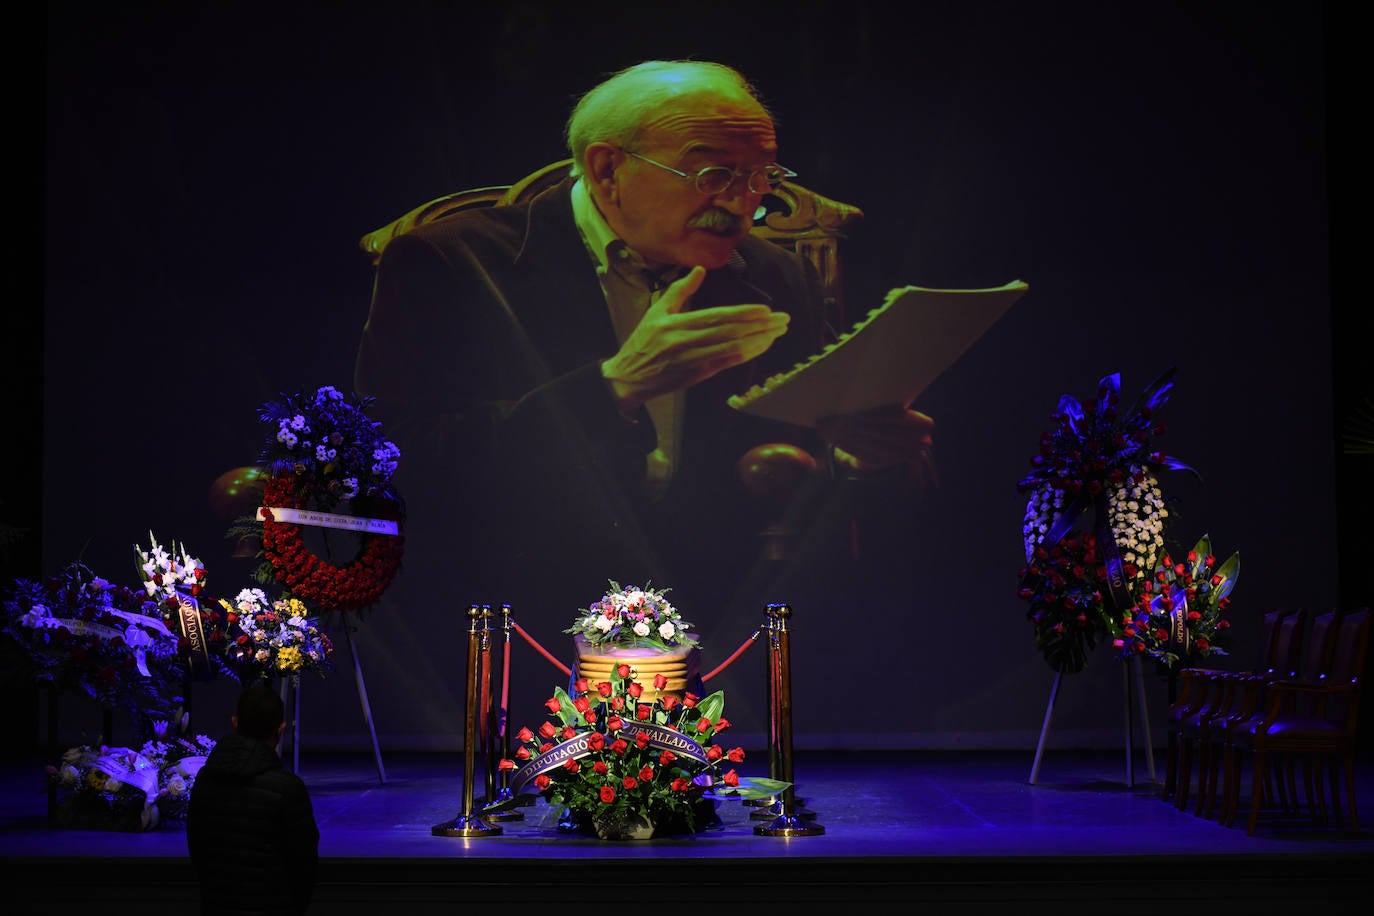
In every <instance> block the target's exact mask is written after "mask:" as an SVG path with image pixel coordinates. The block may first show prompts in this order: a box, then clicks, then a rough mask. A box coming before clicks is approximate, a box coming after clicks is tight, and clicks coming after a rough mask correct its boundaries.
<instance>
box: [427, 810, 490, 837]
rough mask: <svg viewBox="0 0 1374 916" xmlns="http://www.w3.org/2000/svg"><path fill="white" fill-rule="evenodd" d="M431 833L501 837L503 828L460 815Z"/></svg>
mask: <svg viewBox="0 0 1374 916" xmlns="http://www.w3.org/2000/svg"><path fill="white" fill-rule="evenodd" d="M431 833H433V835H434V836H500V835H501V828H500V827H499V826H497V825H496V824H489V823H487V821H486V819H485V818H483V817H463V816H462V815H459V816H458V817H455V818H454V819H453V820H451V821H448V822H446V823H443V824H435V825H434V829H433V830H432V831H431Z"/></svg>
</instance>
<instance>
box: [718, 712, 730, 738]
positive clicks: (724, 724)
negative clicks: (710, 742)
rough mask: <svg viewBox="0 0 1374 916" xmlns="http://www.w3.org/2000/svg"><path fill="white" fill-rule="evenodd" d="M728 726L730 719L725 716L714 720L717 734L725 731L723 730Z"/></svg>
mask: <svg viewBox="0 0 1374 916" xmlns="http://www.w3.org/2000/svg"><path fill="white" fill-rule="evenodd" d="M729 727H730V720H729V719H727V718H725V717H724V716H721V717H720V718H719V719H717V720H716V733H717V734H719V733H720V732H723V731H725V730H726V729H727V728H729Z"/></svg>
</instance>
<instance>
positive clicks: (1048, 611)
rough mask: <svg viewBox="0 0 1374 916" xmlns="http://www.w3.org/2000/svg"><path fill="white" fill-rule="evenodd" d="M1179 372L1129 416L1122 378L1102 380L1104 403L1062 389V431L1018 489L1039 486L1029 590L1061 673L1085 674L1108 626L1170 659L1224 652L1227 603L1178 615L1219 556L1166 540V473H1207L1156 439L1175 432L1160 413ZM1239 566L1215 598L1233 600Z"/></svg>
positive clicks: (1121, 641) (1030, 504)
mask: <svg viewBox="0 0 1374 916" xmlns="http://www.w3.org/2000/svg"><path fill="white" fill-rule="evenodd" d="M1174 372H1175V370H1174V369H1172V368H1171V369H1169V370H1168V371H1166V372H1165V373H1163V374H1162V375H1161V376H1160V377H1159V378H1157V379H1155V380H1154V381H1153V382H1152V383H1150V385H1148V386H1147V387H1146V388H1145V390H1144V392H1142V394H1141V396H1140V397H1139V399H1137V401H1136V402H1135V404H1134V405H1132V406H1131V408H1130V409H1129V410H1126V411H1124V412H1123V411H1122V410H1121V408H1120V398H1121V377H1120V375H1119V374H1113V375H1109V376H1106V377H1104V378H1102V379H1101V380H1100V381H1099V382H1098V387H1097V396H1096V397H1095V398H1093V399H1090V400H1087V401H1084V402H1080V401H1079V400H1078V399H1077V398H1074V397H1073V396H1071V395H1063V396H1062V397H1061V398H1060V400H1059V409H1058V410H1057V411H1056V412H1055V413H1054V414H1053V415H1052V417H1051V419H1052V420H1054V421H1055V423H1056V428H1055V429H1053V430H1051V431H1050V432H1047V433H1044V434H1042V435H1041V437H1040V450H1039V453H1038V454H1037V455H1035V457H1034V458H1032V459H1031V464H1032V466H1033V467H1034V470H1033V471H1032V472H1031V473H1030V474H1029V475H1027V476H1026V477H1024V478H1023V479H1022V480H1021V481H1020V482H1019V483H1018V485H1017V489H1018V490H1019V491H1020V492H1022V493H1027V494H1029V496H1028V500H1027V503H1026V512H1025V518H1024V521H1023V527H1022V534H1023V538H1024V542H1025V556H1026V565H1025V566H1023V567H1022V568H1021V572H1020V579H1021V586H1020V591H1019V595H1020V597H1021V598H1022V599H1023V600H1025V601H1027V602H1028V603H1029V608H1028V610H1027V612H1026V616H1027V618H1028V619H1029V620H1030V621H1031V623H1032V624H1033V625H1034V627H1035V636H1036V645H1037V647H1038V648H1039V649H1040V651H1041V653H1042V654H1043V655H1044V657H1045V660H1046V662H1047V663H1048V664H1049V665H1050V666H1051V667H1053V668H1054V669H1055V670H1056V671H1060V672H1073V671H1079V670H1082V668H1083V667H1084V665H1085V664H1086V660H1087V650H1088V649H1091V648H1092V647H1093V646H1094V645H1095V644H1096V641H1097V638H1098V637H1099V636H1100V635H1104V633H1105V634H1109V635H1110V636H1111V637H1113V640H1112V641H1113V645H1114V647H1115V648H1116V649H1117V651H1118V653H1119V654H1120V655H1122V656H1130V655H1132V654H1137V653H1142V652H1145V653H1148V654H1150V655H1152V656H1154V657H1156V658H1157V659H1159V660H1160V661H1161V662H1163V663H1165V664H1166V665H1172V664H1173V663H1174V662H1176V661H1177V659H1178V655H1177V654H1176V652H1175V651H1174V650H1175V649H1178V648H1181V649H1183V650H1184V651H1187V652H1193V653H1197V654H1211V653H1220V652H1222V651H1223V650H1222V649H1221V648H1220V647H1219V646H1217V645H1216V639H1217V637H1218V635H1219V631H1221V630H1224V629H1225V628H1226V626H1227V624H1226V623H1225V622H1224V621H1221V620H1220V618H1219V617H1218V616H1217V614H1218V613H1219V611H1220V609H1221V608H1224V606H1225V605H1224V604H1222V605H1221V607H1220V608H1218V607H1215V606H1213V605H1211V604H1209V605H1208V608H1207V609H1206V610H1207V613H1206V614H1204V613H1202V612H1199V611H1197V610H1196V609H1195V610H1193V611H1191V612H1186V613H1185V612H1184V611H1183V610H1182V609H1180V612H1179V616H1180V619H1182V620H1183V621H1184V625H1183V626H1181V627H1175V626H1174V624H1173V622H1172V616H1173V610H1174V604H1175V602H1174V598H1176V597H1178V595H1179V594H1180V593H1181V592H1182V589H1183V588H1186V587H1189V586H1192V587H1193V592H1191V593H1190V594H1194V595H1196V585H1195V584H1194V582H1195V581H1196V580H1199V579H1201V580H1202V581H1203V582H1204V583H1205V582H1206V581H1207V580H1208V579H1209V578H1210V577H1211V576H1212V575H1214V573H1213V569H1212V567H1213V565H1214V564H1215V559H1214V558H1213V557H1212V556H1211V550H1210V540H1208V539H1207V538H1206V537H1205V536H1204V539H1203V540H1202V541H1199V542H1198V545H1197V546H1196V547H1195V548H1194V549H1193V551H1190V552H1189V560H1188V565H1187V566H1186V568H1185V567H1184V566H1183V565H1182V564H1175V563H1173V561H1172V560H1171V559H1170V558H1169V555H1168V553H1167V552H1166V550H1165V546H1164V531H1165V527H1166V525H1167V523H1168V520H1169V508H1168V505H1167V503H1166V501H1165V499H1164V495H1163V492H1162V490H1161V488H1160V485H1159V480H1158V477H1157V474H1158V472H1160V471H1162V470H1166V469H1169V470H1185V471H1190V472H1192V473H1193V474H1194V475H1196V474H1197V472H1196V471H1194V470H1193V469H1192V468H1190V467H1189V466H1188V465H1186V464H1183V463H1182V462H1180V461H1179V460H1177V459H1175V458H1172V457H1170V456H1168V455H1165V454H1164V453H1163V452H1160V451H1158V450H1155V449H1152V447H1151V438H1152V437H1155V436H1160V435H1162V434H1163V433H1164V432H1165V426H1164V424H1163V423H1161V422H1158V421H1157V420H1156V419H1155V416H1154V414H1155V411H1156V410H1157V409H1158V408H1159V407H1160V406H1162V405H1163V404H1164V403H1165V402H1166V401H1167V400H1168V397H1169V393H1170V391H1171V390H1172V388H1173V376H1174ZM1088 518H1091V519H1092V521H1091V522H1090V523H1089V522H1087V521H1085V520H1086V519H1088ZM1199 553H1200V554H1201V555H1202V556H1201V558H1200V559H1199V557H1198V555H1199ZM1238 564H1239V559H1238V558H1236V561H1235V563H1234V564H1232V563H1231V561H1228V565H1227V572H1228V573H1229V574H1230V575H1229V583H1228V584H1227V585H1226V587H1225V590H1224V591H1221V590H1216V591H1215V592H1214V593H1212V595H1211V597H1210V598H1208V601H1209V602H1215V601H1218V600H1223V599H1225V594H1226V592H1229V591H1230V587H1231V585H1232V584H1234V578H1235V576H1234V572H1235V569H1236V567H1238ZM1175 580H1179V582H1178V584H1177V585H1175ZM1183 580H1187V582H1186V584H1185V583H1184V581H1183ZM1171 592H1173V593H1174V594H1173V597H1171V594H1170V593H1171ZM1203 593H1204V595H1206V594H1208V592H1207V590H1206V588H1204V592H1203ZM1161 597H1162V598H1163V599H1164V600H1163V601H1162V602H1161V601H1159V600H1158V599H1160V598H1161ZM1166 612H1167V613H1166ZM1187 613H1193V614H1197V616H1195V617H1188V616H1187ZM1185 631H1186V632H1185Z"/></svg>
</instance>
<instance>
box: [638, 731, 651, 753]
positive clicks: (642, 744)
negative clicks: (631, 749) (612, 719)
mask: <svg viewBox="0 0 1374 916" xmlns="http://www.w3.org/2000/svg"><path fill="white" fill-rule="evenodd" d="M648 746H649V735H648V734H647V733H645V732H639V733H637V734H636V735H635V747H637V748H639V749H640V750H641V751H642V750H644V749H645V748H646V747H648Z"/></svg>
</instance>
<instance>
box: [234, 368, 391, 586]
mask: <svg viewBox="0 0 1374 916" xmlns="http://www.w3.org/2000/svg"><path fill="white" fill-rule="evenodd" d="M369 403H370V401H369V400H368V399H356V398H350V397H348V396H345V395H344V394H343V393H342V392H340V391H339V390H338V389H336V388H334V387H332V386H325V387H323V388H320V389H318V390H317V391H315V392H314V393H312V394H296V395H290V396H286V397H284V398H283V400H281V401H274V402H269V403H268V404H266V405H264V406H263V408H262V409H261V411H260V418H261V420H262V422H263V423H264V424H265V425H266V426H267V430H268V434H267V440H266V444H265V445H264V447H263V449H262V453H261V455H260V456H259V461H260V463H261V464H262V465H263V466H264V467H265V468H266V469H267V472H268V474H267V482H266V485H265V487H264V492H263V502H264V507H263V509H262V512H261V515H260V516H259V518H257V519H255V520H254V522H253V523H254V524H256V523H259V522H260V523H261V526H262V527H261V538H262V554H263V558H264V564H263V566H262V568H261V569H260V570H259V573H258V579H259V581H260V582H261V583H263V584H267V583H269V582H276V583H279V584H280V585H281V586H282V587H283V588H284V589H285V590H286V592H287V594H288V595H289V596H290V597H294V598H299V599H301V600H303V601H305V602H307V603H309V604H310V605H311V606H312V607H317V608H319V609H321V610H324V611H333V610H341V611H342V610H357V609H360V608H364V607H367V606H369V605H371V604H373V603H374V602H375V601H376V600H377V599H378V598H380V597H381V595H382V593H383V592H385V591H386V589H387V587H388V586H390V584H391V582H392V580H393V579H394V578H395V576H396V574H397V572H398V571H399V569H400V565H401V556H402V554H403V552H404V544H405V538H404V535H403V533H402V531H401V523H402V521H403V518H404V509H403V505H402V503H401V500H400V498H399V496H398V495H397V494H396V492H395V491H394V489H393V488H392V485H391V478H392V475H393V474H394V473H395V471H396V466H397V461H398V459H399V458H400V454H401V453H400V449H398V448H397V447H396V445H395V443H393V442H391V441H390V440H388V439H387V438H386V437H385V436H384V435H383V434H382V432H381V424H380V423H378V422H377V421H374V420H371V419H369V418H368V416H367V413H366V408H367V406H368V404H369ZM343 509H347V510H349V511H347V512H341V511H340V510H343ZM303 523H308V527H319V528H320V530H321V531H322V532H324V534H323V537H324V542H325V547H326V549H325V551H324V552H325V554H326V555H325V556H320V555H319V553H318V552H317V551H316V550H315V549H313V548H312V547H311V546H310V545H308V544H307V543H306V531H305V526H303ZM330 529H333V530H335V531H341V530H342V531H349V532H352V533H355V534H356V535H357V537H358V538H359V543H358V546H357V549H356V553H355V554H354V556H353V558H352V559H351V560H349V561H347V562H344V563H336V562H335V561H334V559H333V557H332V555H331V554H332V546H331V545H330V544H329V531H330ZM238 531H239V533H241V534H243V533H250V532H251V531H252V528H251V526H249V527H247V528H245V526H239V528H238Z"/></svg>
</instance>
